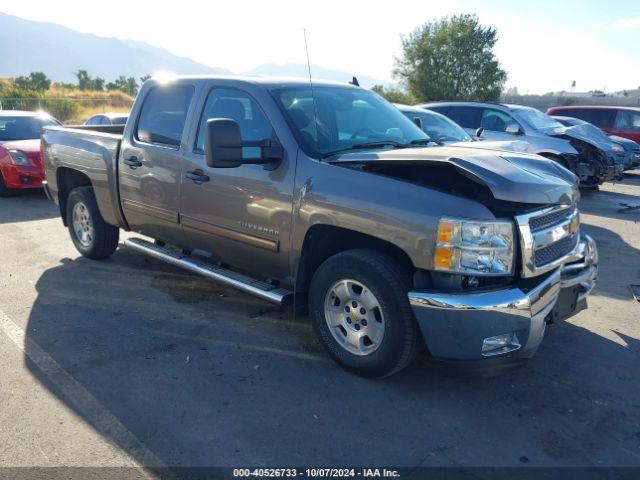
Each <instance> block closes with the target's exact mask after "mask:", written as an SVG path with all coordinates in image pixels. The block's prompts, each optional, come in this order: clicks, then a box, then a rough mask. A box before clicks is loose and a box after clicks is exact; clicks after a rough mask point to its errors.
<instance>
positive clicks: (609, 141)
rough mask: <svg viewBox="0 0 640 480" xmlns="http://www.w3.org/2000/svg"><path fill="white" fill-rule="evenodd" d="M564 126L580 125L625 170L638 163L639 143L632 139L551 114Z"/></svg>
mask: <svg viewBox="0 0 640 480" xmlns="http://www.w3.org/2000/svg"><path fill="white" fill-rule="evenodd" d="M552 118H555V119H556V120H557V121H558V122H560V123H561V124H562V125H564V126H565V127H580V128H582V129H583V131H584V132H585V133H586V134H587V135H589V136H590V137H591V138H593V139H594V140H597V141H598V142H599V143H600V144H601V145H602V146H603V147H604V148H607V150H608V152H609V154H610V155H612V156H614V157H616V158H617V159H618V160H619V162H620V163H622V164H623V166H624V169H625V170H630V169H632V168H635V167H637V166H638V165H640V145H638V144H637V143H636V142H634V141H633V140H629V139H627V138H622V137H615V136H614V137H611V136H609V135H607V134H606V133H605V132H604V130H601V129H600V128H598V127H596V126H595V125H592V124H590V123H589V122H585V121H584V120H580V119H579V118H573V117H561V116H558V115H554V116H552ZM616 139H617V140H616Z"/></svg>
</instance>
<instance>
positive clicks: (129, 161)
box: [122, 155, 142, 170]
mask: <svg viewBox="0 0 640 480" xmlns="http://www.w3.org/2000/svg"><path fill="white" fill-rule="evenodd" d="M122 163H124V164H125V165H129V168H131V169H133V170H135V169H136V168H138V167H141V166H142V162H141V161H140V160H138V157H136V156H135V155H132V156H131V157H127V158H125V159H124V160H123V161H122Z"/></svg>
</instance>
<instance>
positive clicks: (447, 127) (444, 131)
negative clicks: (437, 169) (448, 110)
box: [402, 111, 472, 142]
mask: <svg viewBox="0 0 640 480" xmlns="http://www.w3.org/2000/svg"><path fill="white" fill-rule="evenodd" d="M402 113H404V115H405V116H406V117H407V118H408V119H409V120H412V121H413V119H414V118H416V117H417V118H419V119H420V121H421V122H422V130H424V131H425V133H426V134H427V135H429V137H430V138H431V139H433V140H436V141H438V142H470V141H471V140H472V139H471V136H470V135H469V134H468V133H467V132H465V131H464V129H463V128H462V127H461V126H460V125H458V124H457V123H454V122H453V121H452V120H449V119H448V118H446V117H444V116H440V115H439V114H437V113H428V112H424V113H422V112H414V111H404V112H402Z"/></svg>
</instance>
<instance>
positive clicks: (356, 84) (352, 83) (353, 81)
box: [349, 77, 360, 87]
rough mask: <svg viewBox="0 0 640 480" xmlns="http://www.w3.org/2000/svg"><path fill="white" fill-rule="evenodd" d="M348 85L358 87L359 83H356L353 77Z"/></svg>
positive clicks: (355, 78)
mask: <svg viewBox="0 0 640 480" xmlns="http://www.w3.org/2000/svg"><path fill="white" fill-rule="evenodd" d="M349 83H350V84H351V85H354V86H356V87H359V86H360V83H359V82H358V79H357V77H353V78H352V79H351V81H350V82H349Z"/></svg>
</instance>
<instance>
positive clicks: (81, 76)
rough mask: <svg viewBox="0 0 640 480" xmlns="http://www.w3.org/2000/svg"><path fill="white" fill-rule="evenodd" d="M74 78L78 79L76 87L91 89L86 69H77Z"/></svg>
mask: <svg viewBox="0 0 640 480" xmlns="http://www.w3.org/2000/svg"><path fill="white" fill-rule="evenodd" d="M76 78H77V79H78V88H79V89H80V90H91V77H90V76H89V73H88V72H87V71H86V70H78V71H77V72H76Z"/></svg>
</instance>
